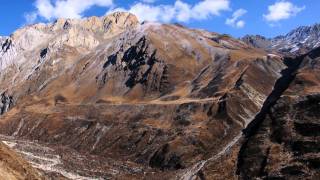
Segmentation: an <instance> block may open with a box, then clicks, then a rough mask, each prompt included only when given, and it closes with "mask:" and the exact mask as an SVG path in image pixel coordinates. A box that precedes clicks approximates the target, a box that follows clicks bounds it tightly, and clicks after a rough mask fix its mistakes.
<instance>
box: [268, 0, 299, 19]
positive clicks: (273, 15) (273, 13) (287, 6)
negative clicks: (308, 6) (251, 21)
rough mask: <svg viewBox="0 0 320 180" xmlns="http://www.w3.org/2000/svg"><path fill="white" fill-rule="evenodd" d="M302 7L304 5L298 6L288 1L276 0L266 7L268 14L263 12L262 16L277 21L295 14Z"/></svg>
mask: <svg viewBox="0 0 320 180" xmlns="http://www.w3.org/2000/svg"><path fill="white" fill-rule="evenodd" d="M304 9H305V6H302V7H299V6H296V5H294V4H292V3H291V2H289V1H285V0H284V1H278V2H276V3H275V4H272V5H270V6H269V7H268V14H264V15H263V17H264V18H265V20H267V21H269V22H278V21H280V20H285V19H289V18H290V17H293V16H296V15H297V14H298V13H299V12H301V11H302V10H304Z"/></svg>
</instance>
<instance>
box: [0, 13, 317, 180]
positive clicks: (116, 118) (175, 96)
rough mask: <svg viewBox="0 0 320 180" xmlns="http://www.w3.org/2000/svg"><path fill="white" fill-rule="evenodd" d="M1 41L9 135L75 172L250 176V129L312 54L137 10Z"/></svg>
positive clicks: (62, 22)
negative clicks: (145, 18) (302, 58)
mask: <svg viewBox="0 0 320 180" xmlns="http://www.w3.org/2000/svg"><path fill="white" fill-rule="evenodd" d="M0 42H1V43H2V49H1V51H0V53H1V54H0V62H1V64H0V65H1V66H0V69H1V73H0V82H1V83H0V92H2V95H1V102H2V105H1V106H0V109H1V112H2V113H4V114H3V116H2V117H1V121H0V132H1V134H3V135H6V136H3V137H2V139H4V140H6V141H12V142H19V143H18V144H19V145H15V146H12V148H14V149H15V150H17V151H18V152H20V153H21V154H22V155H24V157H25V158H26V159H28V160H29V161H30V162H32V164H33V166H34V167H36V168H38V169H41V170H43V171H45V172H46V173H47V174H49V176H51V177H54V176H64V177H66V178H70V179H90V178H119V179H141V178H147V179H159V178H160V177H161V178H160V179H163V178H165V179H193V178H197V177H198V178H208V179H210V178H214V179H219V178H221V179H226V178H228V179H234V178H237V177H238V175H237V174H236V171H238V172H239V175H240V177H242V174H243V173H242V172H246V170H245V168H246V167H247V166H248V163H247V162H246V159H245V155H243V154H245V153H246V147H245V146H242V144H241V143H242V141H244V142H247V144H248V142H251V139H249V138H248V137H247V138H243V136H242V130H243V129H252V127H254V129H257V128H259V127H260V126H261V124H263V123H264V122H265V121H263V120H262V119H263V118H260V119H261V120H259V121H258V123H256V122H257V121H256V119H257V116H258V117H259V114H261V112H265V111H264V109H271V108H273V105H274V104H275V103H276V102H277V100H278V99H279V98H280V96H281V95H282V93H283V92H284V91H286V90H287V87H288V86H289V84H290V82H294V80H295V78H296V77H295V76H294V75H293V74H294V72H295V71H296V70H297V68H298V67H299V65H300V62H299V63H298V64H296V63H293V64H292V63H290V62H288V60H287V59H285V58H283V57H280V56H276V55H270V54H268V53H267V52H265V51H264V50H261V49H256V48H253V47H251V46H249V45H247V44H245V43H244V42H242V41H239V40H236V39H233V38H231V37H229V36H226V35H220V34H216V33H210V32H206V31H201V30H191V29H187V28H185V27H182V26H179V25H170V24H158V23H148V22H145V23H139V22H138V21H137V18H136V17H135V16H134V15H132V14H129V13H114V14H111V15H108V16H105V17H99V18H98V17H91V18H87V19H82V20H72V19H59V20H57V21H56V22H54V23H52V24H37V25H32V26H28V27H25V28H22V29H20V30H18V31H17V32H15V33H14V34H13V35H11V36H10V37H7V38H4V39H2V40H1V41H0ZM311 64H312V63H311ZM282 82H283V83H284V85H282ZM279 88H280V89H279ZM266 104H268V106H267V108H266ZM8 110H9V111H8ZM259 112H260V113H259ZM255 133H256V132H255ZM246 134H252V135H251V136H254V135H253V133H251V131H250V130H248V133H246ZM240 147H242V148H240ZM250 147H251V146H250ZM240 149H241V151H240ZM239 151H240V153H239ZM238 155H239V159H241V160H239V162H240V163H237V162H238ZM242 157H243V158H242ZM219 161H224V162H225V163H217V162H219ZM257 161H258V160H257ZM241 163H242V164H241ZM237 164H241V165H239V166H237Z"/></svg>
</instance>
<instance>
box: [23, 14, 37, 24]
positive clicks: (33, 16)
mask: <svg viewBox="0 0 320 180" xmlns="http://www.w3.org/2000/svg"><path fill="white" fill-rule="evenodd" d="M37 16H38V15H37V13H35V12H32V13H26V14H24V18H25V20H26V24H32V23H34V22H35V21H36V19H37Z"/></svg>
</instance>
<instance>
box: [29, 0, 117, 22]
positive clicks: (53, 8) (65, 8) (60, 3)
mask: <svg viewBox="0 0 320 180" xmlns="http://www.w3.org/2000/svg"><path fill="white" fill-rule="evenodd" d="M34 5H35V7H36V9H37V10H36V11H35V12H31V13H28V14H26V15H25V18H26V21H29V20H32V19H33V21H34V20H35V19H36V18H37V17H41V18H44V19H46V20H52V19H55V18H81V17H82V16H83V13H84V12H85V11H86V10H88V9H90V8H91V7H93V6H100V7H111V6H112V5H113V2H112V0H36V2H35V4H34ZM30 17H32V19H31V18H30ZM34 17H35V18H34ZM29 22H30V21H29Z"/></svg>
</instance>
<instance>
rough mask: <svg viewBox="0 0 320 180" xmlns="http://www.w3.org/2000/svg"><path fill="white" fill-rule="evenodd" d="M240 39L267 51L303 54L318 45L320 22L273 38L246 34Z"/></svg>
mask: <svg viewBox="0 0 320 180" xmlns="http://www.w3.org/2000/svg"><path fill="white" fill-rule="evenodd" d="M241 39H242V40H243V41H244V42H246V43H247V44H249V45H252V46H254V47H256V48H262V49H265V50H268V51H275V52H279V53H284V54H288V53H293V54H304V53H306V52H308V51H310V50H312V49H314V48H316V47H319V46H320V24H315V25H313V26H301V27H298V28H297V29H294V30H292V31H291V32H289V33H288V34H286V35H284V36H277V37H275V38H265V37H263V36H259V35H247V36H245V37H243V38H241Z"/></svg>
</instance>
